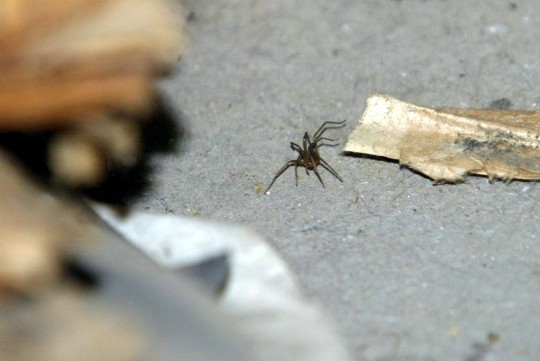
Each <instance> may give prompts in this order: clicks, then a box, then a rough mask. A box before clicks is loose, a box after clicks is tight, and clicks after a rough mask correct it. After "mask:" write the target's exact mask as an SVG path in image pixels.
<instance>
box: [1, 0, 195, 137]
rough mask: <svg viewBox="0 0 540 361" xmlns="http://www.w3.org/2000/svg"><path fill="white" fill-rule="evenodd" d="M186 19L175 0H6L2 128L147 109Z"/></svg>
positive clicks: (175, 55)
mask: <svg viewBox="0 0 540 361" xmlns="http://www.w3.org/2000/svg"><path fill="white" fill-rule="evenodd" d="M183 25H184V16H183V14H182V11H181V9H180V7H179V5H178V3H177V2H176V1H174V0H49V1H35V0H7V1H0V48H1V49H2V52H1V53H0V110H1V111H0V131H6V130H25V129H28V130H36V129H50V128H52V127H55V126H58V125H65V124H66V123H68V122H73V121H81V120H88V119H92V116H93V115H95V114H102V113H107V114H108V113H110V112H115V113H117V112H120V113H128V114H138V115H139V114H140V113H141V112H142V113H144V112H148V111H149V110H150V109H151V105H152V103H153V100H154V99H153V96H154V94H153V89H154V84H153V82H154V78H155V77H156V76H157V75H160V74H161V73H163V72H164V71H166V70H168V69H170V68H171V66H172V65H174V64H175V63H176V62H177V61H178V59H179V58H180V55H181V54H182V51H183V49H184V46H185V39H184V33H183V31H182V29H183Z"/></svg>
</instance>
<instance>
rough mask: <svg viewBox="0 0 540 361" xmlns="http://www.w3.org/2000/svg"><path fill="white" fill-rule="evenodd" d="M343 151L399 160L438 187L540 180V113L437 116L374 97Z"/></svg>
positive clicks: (461, 111) (456, 111)
mask: <svg viewBox="0 0 540 361" xmlns="http://www.w3.org/2000/svg"><path fill="white" fill-rule="evenodd" d="M344 150H345V151H346V152H352V153H362V154H369V155H374V156H381V157H385V158H390V159H396V160H399V162H400V164H402V165H405V166H407V167H410V168H412V169H415V170H417V171H419V172H421V173H423V174H425V175H426V176H428V177H430V178H431V179H433V180H435V181H437V182H457V181H462V180H463V178H464V177H465V176H466V175H467V174H469V173H472V174H478V175H486V176H488V178H489V179H490V180H492V179H494V178H498V179H503V180H507V181H508V180H512V179H527V180H533V179H540V111H513V110H497V109H440V110H436V109H430V108H424V107H420V106H417V105H414V104H410V103H405V102H402V101H399V100H397V99H394V98H391V97H389V96H385V95H379V94H375V95H373V96H371V97H370V98H369V99H368V101H367V107H366V110H365V112H364V114H363V115H362V118H361V119H360V122H359V124H358V126H357V127H356V129H355V130H354V131H353V132H352V133H351V135H350V136H349V139H348V141H347V144H346V145H345V149H344Z"/></svg>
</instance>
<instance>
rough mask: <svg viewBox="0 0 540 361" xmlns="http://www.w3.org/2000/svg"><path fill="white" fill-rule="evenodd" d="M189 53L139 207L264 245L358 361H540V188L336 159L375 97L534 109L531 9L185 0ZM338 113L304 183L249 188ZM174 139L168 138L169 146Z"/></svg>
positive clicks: (348, 0)
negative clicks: (245, 234)
mask: <svg viewBox="0 0 540 361" xmlns="http://www.w3.org/2000/svg"><path fill="white" fill-rule="evenodd" d="M186 8H187V10H188V11H191V15H190V17H189V18H190V32H191V38H192V40H191V49H190V50H189V51H188V53H187V55H186V56H185V57H184V58H183V60H182V62H181V64H180V65H179V67H178V70H177V72H176V73H175V74H174V75H173V76H172V77H171V78H169V79H168V80H166V81H165V82H164V84H163V89H164V93H165V96H166V102H167V103H168V105H169V106H170V107H171V109H172V113H173V114H174V116H175V117H174V119H175V120H174V121H175V122H176V126H177V127H178V129H179V130H180V135H179V137H178V139H177V143H176V144H177V147H176V149H175V150H174V151H173V152H170V153H167V154H161V155H159V156H156V157H154V158H152V159H151V164H150V165H151V167H152V172H151V174H150V177H151V179H150V181H151V186H150V188H148V189H147V190H146V192H145V193H144V194H143V196H142V197H141V198H139V199H138V201H137V203H136V204H135V206H136V207H137V208H140V209H150V210H152V211H155V212H158V213H160V212H172V213H175V214H193V215H196V216H199V217H205V218H209V219H214V220H223V221H230V222H236V223H242V224H245V225H247V226H249V227H252V228H254V229H255V230H257V231H258V232H260V233H261V234H264V235H266V236H267V237H268V239H269V241H270V242H271V244H272V245H273V246H274V247H275V248H276V249H277V250H278V251H279V252H280V253H281V254H282V255H283V257H284V258H285V259H286V260H287V261H288V262H289V264H290V265H291V267H292V269H293V270H294V271H295V272H296V273H297V274H298V277H299V280H300V282H301V285H302V287H303V289H304V290H305V292H306V293H307V294H308V295H309V296H311V297H313V299H315V300H316V301H317V302H320V303H321V304H322V305H323V306H324V307H325V309H327V311H328V312H329V313H330V314H331V315H333V316H334V318H335V319H336V320H337V322H338V324H339V326H340V327H341V330H342V332H343V336H344V338H345V340H346V341H347V342H348V344H349V345H350V348H351V350H352V352H353V355H354V356H355V358H356V359H358V360H464V361H466V360H501V361H503V360H532V359H535V358H538V354H539V353H540V338H539V337H538V335H540V296H539V291H540V235H538V232H537V231H538V227H539V226H538V224H539V223H540V216H539V212H538V211H539V209H540V206H539V205H538V201H537V200H538V199H540V184H538V183H531V182H518V181H516V182H512V183H510V184H505V183H502V182H494V183H489V182H488V181H487V180H486V179H485V178H480V177H472V178H469V179H468V180H467V182H466V183H464V184H459V185H439V186H434V185H433V184H432V182H431V181H430V180H428V179H426V178H424V177H422V176H420V175H418V174H415V173H413V172H411V171H409V170H407V169H401V168H400V167H399V166H398V165H397V164H395V163H392V162H388V161H384V160H377V159H370V158H363V157H350V156H346V155H343V154H340V152H341V148H340V147H342V146H343V143H344V140H345V138H346V136H347V135H348V134H349V132H350V131H351V130H352V129H353V127H354V126H355V125H356V123H357V121H358V119H359V118H360V116H361V114H362V111H363V109H364V106H365V100H366V99H367V97H368V96H369V94H370V93H371V92H373V91H377V92H380V93H386V94H389V95H391V96H394V97H396V98H398V99H401V100H405V101H409V102H413V103H416V104H421V105H424V106H433V107H475V108H479V107H490V106H495V107H496V106H503V107H505V108H508V107H510V108H512V109H537V108H538V105H539V104H540V60H539V59H540V58H539V57H538V52H537V48H538V39H539V38H540V26H539V25H540V3H538V2H537V1H534V0H530V1H525V0H524V1H518V0H515V1H499V0H486V1H481V2H480V1H478V2H470V1H465V0H453V1H442V0H402V1H397V0H396V1H391V0H365V1H354V0H338V1H319V0H273V1H263V0H248V1H237V0H223V1H210V0H198V1H191V2H190V1H187V2H186ZM342 119H348V121H349V122H348V124H347V126H346V127H345V128H343V129H340V130H334V131H332V132H329V133H328V135H330V136H332V137H339V138H341V139H342V143H341V145H340V146H338V147H334V148H331V147H326V148H323V149H322V150H321V154H322V155H323V157H324V158H325V159H326V160H327V161H328V162H329V163H330V164H331V165H332V166H333V167H334V168H335V169H336V170H337V172H338V173H339V174H340V175H341V176H342V177H343V179H344V182H343V183H340V182H339V181H338V180H336V179H335V178H333V177H332V176H331V174H329V173H328V172H325V171H322V177H323V179H324V180H325V182H326V189H323V188H322V187H321V185H320V184H319V182H318V181H317V179H316V178H315V176H314V175H313V174H312V175H311V176H309V177H307V176H305V172H303V171H302V172H299V174H301V175H302V179H300V181H299V185H298V187H296V186H295V183H294V172H293V170H292V169H289V170H288V172H286V173H285V174H284V175H283V176H282V177H281V178H280V179H278V181H277V182H276V183H275V185H274V186H273V188H272V190H271V193H270V194H269V195H263V194H262V192H261V193H257V192H256V186H257V184H258V183H262V184H263V186H266V185H267V184H268V183H269V182H270V180H271V178H272V176H273V174H274V173H275V171H277V169H279V168H280V167H281V166H282V164H284V163H285V161H287V160H289V159H291V158H295V157H296V155H295V154H294V153H293V152H292V151H291V149H290V148H289V142H290V141H295V142H300V141H301V137H302V135H303V133H304V131H306V130H307V131H309V132H313V131H314V130H315V129H316V128H317V127H318V126H319V125H320V124H321V123H322V122H323V121H327V120H333V121H336V120H342ZM173 136H174V135H173V134H172V133H171V141H172V138H173Z"/></svg>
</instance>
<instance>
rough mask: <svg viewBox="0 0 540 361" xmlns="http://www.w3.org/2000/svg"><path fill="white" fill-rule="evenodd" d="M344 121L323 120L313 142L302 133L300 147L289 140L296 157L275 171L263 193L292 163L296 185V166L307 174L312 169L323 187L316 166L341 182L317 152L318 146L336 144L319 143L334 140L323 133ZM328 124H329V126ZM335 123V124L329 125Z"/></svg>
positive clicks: (342, 124) (339, 125)
mask: <svg viewBox="0 0 540 361" xmlns="http://www.w3.org/2000/svg"><path fill="white" fill-rule="evenodd" d="M345 122H346V120H344V121H341V122H324V123H323V124H322V125H321V126H320V127H319V129H317V131H316V132H315V133H314V134H313V142H312V141H311V139H310V137H309V134H308V133H307V132H305V133H304V139H303V142H302V145H303V146H302V147H300V146H299V145H298V144H296V143H293V142H291V149H292V150H295V151H297V152H298V158H296V159H291V160H290V161H288V162H287V163H285V165H284V166H283V167H281V169H280V170H278V172H277V173H276V175H275V176H274V178H273V179H272V182H270V185H269V186H268V188H266V190H265V191H264V194H266V193H267V192H268V191H269V190H270V187H272V185H273V184H274V182H275V181H276V179H278V177H279V176H280V175H281V174H282V173H283V172H285V171H286V170H287V169H288V168H289V167H291V166H293V165H294V176H295V178H296V186H298V167H304V168H305V169H306V174H307V175H309V171H310V170H312V171H313V172H314V173H315V175H316V176H317V178H319V181H320V182H321V184H322V186H323V188H325V186H324V182H323V180H322V178H321V175H320V174H319V171H318V170H317V166H319V165H320V166H322V167H323V168H324V169H326V170H327V171H329V172H330V173H331V174H332V175H333V176H334V177H336V178H337V179H339V180H340V181H341V182H343V179H341V177H340V176H339V174H337V172H336V171H335V170H334V169H333V168H332V167H330V164H328V163H327V162H326V161H325V160H324V159H322V158H321V155H320V154H319V147H320V146H323V145H336V144H319V142H320V141H323V140H326V141H330V142H333V141H336V140H337V139H330V138H325V137H323V136H322V135H323V133H324V132H325V131H326V130H328V129H334V128H341V127H343V126H345ZM329 125H330V126H329ZM331 125H335V126H331Z"/></svg>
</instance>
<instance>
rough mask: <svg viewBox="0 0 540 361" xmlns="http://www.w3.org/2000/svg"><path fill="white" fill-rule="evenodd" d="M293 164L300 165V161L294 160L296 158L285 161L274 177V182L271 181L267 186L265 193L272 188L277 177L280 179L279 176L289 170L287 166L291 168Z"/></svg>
mask: <svg viewBox="0 0 540 361" xmlns="http://www.w3.org/2000/svg"><path fill="white" fill-rule="evenodd" d="M292 165H296V166H298V161H297V160H294V159H291V160H290V161H288V162H287V163H285V165H284V166H283V167H281V169H280V170H278V172H277V173H276V175H275V176H274V178H272V182H270V185H269V186H268V188H266V190H265V191H264V194H266V193H267V192H268V191H269V190H270V187H272V185H273V184H274V182H275V181H276V179H278V177H279V176H280V175H281V174H282V173H283V172H285V171H286V170H287V168H289V167H290V166H292Z"/></svg>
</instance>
